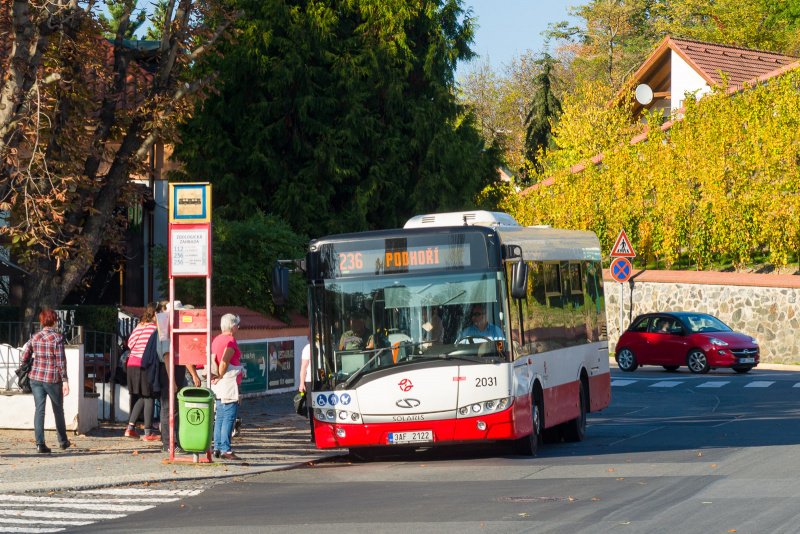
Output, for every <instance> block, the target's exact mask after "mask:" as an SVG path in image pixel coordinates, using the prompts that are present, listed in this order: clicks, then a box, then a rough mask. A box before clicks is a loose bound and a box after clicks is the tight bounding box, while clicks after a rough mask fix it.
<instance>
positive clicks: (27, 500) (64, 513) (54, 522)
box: [0, 488, 204, 534]
mask: <svg viewBox="0 0 800 534" xmlns="http://www.w3.org/2000/svg"><path fill="white" fill-rule="evenodd" d="M203 491H204V488H201V489H155V488H99V489H93V490H81V491H70V492H65V493H61V494H54V495H41V494H40V495H34V494H30V495H29V494H6V495H2V494H0V503H1V504H0V533H5V532H9V533H10V532H14V533H30V534H38V533H46V532H61V531H63V530H66V529H68V528H75V527H81V526H86V525H91V524H92V523H97V522H98V521H103V520H108V519H118V518H120V517H125V516H126V515H129V514H132V513H136V512H143V511H145V510H149V509H151V508H155V507H156V506H158V505H160V504H164V503H168V502H175V501H178V500H180V499H182V498H184V497H191V496H194V495H198V494H200V493H202V492H203Z"/></svg>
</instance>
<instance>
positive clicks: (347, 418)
mask: <svg viewBox="0 0 800 534" xmlns="http://www.w3.org/2000/svg"><path fill="white" fill-rule="evenodd" d="M306 272H307V276H308V283H309V316H310V320H311V331H312V336H313V338H314V339H316V340H317V341H316V343H312V369H313V380H314V383H313V386H312V393H311V409H312V410H313V417H314V426H315V436H316V444H317V447H319V448H323V449H325V448H339V447H346V448H350V449H351V452H355V453H357V454H358V453H359V452H362V453H367V452H368V451H372V452H374V450H372V448H374V447H399V446H407V447H431V446H436V445H441V444H452V443H474V442H481V441H492V442H494V441H512V442H513V443H514V444H515V446H516V448H517V450H518V451H519V452H520V453H522V454H527V455H535V454H536V451H537V448H538V445H539V443H540V442H541V440H542V436H543V435H544V436H545V437H548V436H550V437H553V438H557V439H562V438H563V439H565V440H569V441H580V440H582V439H584V436H585V433H586V413H587V412H590V411H592V412H593V411H597V410H601V409H603V408H604V407H606V406H608V404H609V402H610V399H611V387H610V385H611V380H610V374H609V361H608V341H607V337H606V315H605V307H604V297H603V285H602V271H601V265H600V243H599V241H598V239H597V237H596V236H595V235H594V234H593V233H591V232H582V231H571V230H557V229H553V228H549V227H523V226H520V225H519V224H517V223H516V221H515V220H514V219H513V218H512V217H510V216H509V215H506V214H503V213H492V212H486V211H473V212H458V213H443V214H431V215H422V216H417V217H414V218H412V219H411V220H409V221H408V223H406V225H405V227H404V228H403V229H399V230H382V231H374V232H362V233H354V234H343V235H334V236H328V237H324V238H321V239H317V240H314V241H312V242H311V244H310V247H309V251H308V255H307V257H306Z"/></svg>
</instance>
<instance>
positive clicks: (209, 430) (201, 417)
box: [178, 387, 214, 452]
mask: <svg viewBox="0 0 800 534" xmlns="http://www.w3.org/2000/svg"><path fill="white" fill-rule="evenodd" d="M178 421H180V423H179V424H178V440H179V442H180V444H181V447H183V450H185V451H187V452H205V451H207V450H208V449H209V447H210V446H211V438H212V437H213V436H214V393H213V392H212V391H211V390H210V389H206V388H194V387H188V388H183V389H182V390H180V391H179V392H178Z"/></svg>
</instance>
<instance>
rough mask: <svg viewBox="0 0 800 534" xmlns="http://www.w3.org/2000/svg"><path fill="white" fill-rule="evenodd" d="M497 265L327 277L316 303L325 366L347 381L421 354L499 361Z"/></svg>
mask: <svg viewBox="0 0 800 534" xmlns="http://www.w3.org/2000/svg"><path fill="white" fill-rule="evenodd" d="M500 284H501V280H500V274H499V273H459V274H453V275H446V276H442V275H437V276H407V277H385V276H384V277H379V278H369V279H362V280H346V279H334V280H326V281H325V287H324V289H322V290H321V293H318V294H317V295H316V297H315V301H316V302H317V303H318V304H321V305H322V308H323V309H322V310H319V309H318V313H319V314H320V316H321V317H322V318H323V319H322V321H321V323H322V324H321V326H322V330H323V334H322V335H323V338H324V346H325V347H329V349H328V350H327V351H325V352H328V353H329V354H332V355H333V357H332V358H324V360H325V361H324V365H325V367H327V369H325V372H324V376H327V377H330V378H331V379H332V382H333V383H334V384H344V383H346V384H348V386H349V385H353V384H354V383H355V382H356V381H357V380H358V377H360V376H363V375H365V374H368V373H372V372H373V371H376V370H380V369H387V368H392V367H395V366H398V365H405V364H407V363H410V362H420V361H425V360H428V361H430V360H454V361H461V362H463V361H465V360H469V361H475V362H477V363H487V362H490V361H505V360H506V359H507V358H508V355H507V352H506V346H505V343H504V341H505V339H506V334H505V331H506V319H505V317H504V313H503V311H502V306H501V302H502V301H500V300H498V296H499V295H501V294H502V292H500V291H499V289H498V288H499V287H500Z"/></svg>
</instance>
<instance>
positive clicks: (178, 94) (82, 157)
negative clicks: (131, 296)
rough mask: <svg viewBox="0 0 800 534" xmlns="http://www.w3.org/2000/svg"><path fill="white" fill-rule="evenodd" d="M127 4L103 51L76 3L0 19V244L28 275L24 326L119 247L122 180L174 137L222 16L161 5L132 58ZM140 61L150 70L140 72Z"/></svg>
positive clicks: (188, 3)
mask: <svg viewBox="0 0 800 534" xmlns="http://www.w3.org/2000/svg"><path fill="white" fill-rule="evenodd" d="M6 5H8V4H6ZM125 5H126V11H125V13H124V14H123V16H122V17H121V18H120V23H119V27H118V29H117V35H116V36H115V38H114V42H113V43H110V42H109V41H107V40H105V39H103V38H102V37H101V31H100V27H99V24H98V21H97V18H96V16H95V14H94V13H93V12H92V11H91V10H88V8H84V7H81V5H80V4H78V3H77V2H74V1H69V0H58V1H56V0H53V1H50V2H47V3H33V2H28V1H26V0H17V1H15V2H14V4H13V10H4V12H3V13H4V17H0V30H1V31H0V35H2V39H3V41H2V47H0V48H1V49H2V50H3V52H4V54H3V56H2V64H1V66H2V69H3V72H4V74H5V75H4V76H3V78H2V82H0V165H1V166H0V210H3V211H4V212H5V213H6V217H5V223H6V224H5V225H4V226H2V227H0V235H2V237H3V238H4V239H5V240H6V242H7V245H8V247H9V248H10V249H11V252H12V253H14V254H15V255H16V258H18V260H19V262H20V263H21V264H22V265H23V266H25V267H26V268H27V270H28V271H30V272H31V275H30V276H28V277H26V278H25V282H24V306H23V315H24V320H25V321H26V322H30V320H31V319H32V317H33V316H34V314H35V313H36V312H37V311H38V309H39V308H40V307H41V306H56V305H58V304H59V303H60V302H62V301H63V299H64V297H65V296H66V295H67V294H68V293H69V292H70V291H71V290H72V289H73V288H75V287H76V286H77V285H78V284H79V283H81V280H82V279H83V277H84V275H85V274H86V272H87V270H88V269H89V267H90V266H91V265H92V263H93V261H94V258H95V255H96V253H97V251H98V250H99V249H100V247H101V246H103V245H109V246H114V245H115V244H116V245H119V243H120V241H119V239H118V236H119V232H120V231H121V230H122V229H123V228H124V225H125V212H126V209H125V208H126V205H127V204H129V203H132V202H135V201H136V197H137V193H136V192H135V190H134V189H133V187H131V184H130V183H129V176H130V175H131V174H132V173H137V172H140V171H142V162H143V161H144V160H145V157H146V155H147V154H148V152H149V150H150V148H151V147H152V146H153V144H154V143H155V141H156V140H157V139H158V138H159V137H161V138H166V139H169V138H170V137H171V136H172V134H173V126H174V121H175V120H176V118H177V117H179V116H180V115H182V114H183V113H185V112H186V110H187V100H188V98H189V97H190V95H192V93H194V92H196V91H197V90H199V89H200V88H202V86H203V83H204V80H194V81H192V80H191V79H190V78H189V76H188V74H189V72H188V68H189V66H190V65H191V64H192V62H196V61H198V60H199V59H201V58H202V56H203V54H205V53H207V52H208V51H209V50H210V49H211V47H213V45H214V43H215V42H216V41H217V40H218V39H219V37H220V36H221V35H222V34H223V32H224V30H225V28H226V27H227V25H228V20H229V19H230V17H231V15H230V14H228V13H227V12H225V11H224V10H223V9H222V5H221V4H218V3H215V2H210V1H208V0H206V1H204V2H195V1H194V0H171V2H170V6H174V10H172V9H170V10H168V12H170V13H172V17H171V18H170V19H169V20H168V21H166V22H167V23H168V24H165V25H164V28H165V31H164V33H163V38H162V40H161V43H160V45H159V47H158V48H157V49H155V50H151V51H149V52H142V51H140V50H137V49H133V48H128V47H126V46H125V43H124V42H123V36H124V35H126V31H127V28H128V23H129V20H130V16H131V12H132V10H133V6H132V5H131V4H129V3H126V4H125ZM145 60H147V61H148V65H155V66H156V67H153V68H152V70H145V69H143V68H142V67H141V66H140V62H144V61H145Z"/></svg>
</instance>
